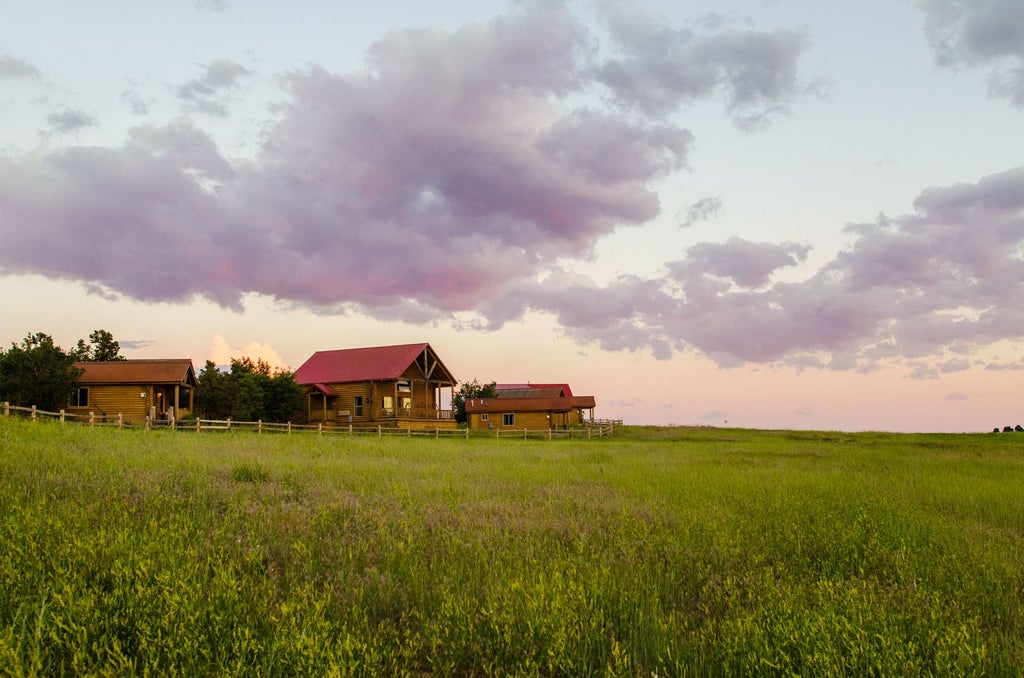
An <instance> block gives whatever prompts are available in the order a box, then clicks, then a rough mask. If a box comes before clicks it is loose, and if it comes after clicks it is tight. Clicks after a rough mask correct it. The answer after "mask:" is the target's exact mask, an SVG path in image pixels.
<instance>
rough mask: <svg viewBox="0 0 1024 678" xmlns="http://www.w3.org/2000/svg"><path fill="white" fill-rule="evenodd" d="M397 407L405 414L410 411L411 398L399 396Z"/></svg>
mask: <svg viewBox="0 0 1024 678" xmlns="http://www.w3.org/2000/svg"><path fill="white" fill-rule="evenodd" d="M398 406H399V407H400V408H402V409H403V410H406V411H407V412H408V411H409V410H411V409H412V398H407V397H405V396H400V397H399V398H398Z"/></svg>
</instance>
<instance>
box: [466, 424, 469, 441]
mask: <svg viewBox="0 0 1024 678" xmlns="http://www.w3.org/2000/svg"><path fill="white" fill-rule="evenodd" d="M466 440H469V424H466Z"/></svg>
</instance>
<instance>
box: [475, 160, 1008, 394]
mask: <svg viewBox="0 0 1024 678" xmlns="http://www.w3.org/2000/svg"><path fill="white" fill-rule="evenodd" d="M915 207H916V211H915V213H914V214H910V215H905V216H901V217H899V218H887V217H882V218H880V219H879V220H878V221H877V222H876V223H872V224H861V225H856V226H853V227H851V228H850V232H851V233H854V234H856V236H857V237H856V238H855V240H854V241H853V243H852V244H851V245H850V246H849V247H848V248H846V249H845V250H843V251H841V252H840V253H839V254H838V255H837V256H836V257H835V258H834V259H833V260H832V261H831V262H828V263H826V264H825V265H824V266H823V267H822V268H821V269H819V270H818V271H817V272H816V273H814V274H813V275H811V276H810V277H808V278H807V279H806V280H804V281H800V282H791V281H775V280H773V274H774V272H775V271H777V270H778V269H779V268H780V267H784V266H789V265H792V264H794V263H796V262H798V261H801V260H803V258H804V257H805V256H806V254H807V248H806V247H804V246H800V245H794V244H792V243H784V244H779V245H773V244H770V243H751V242H748V241H744V240H741V239H738V238H732V239H730V240H729V241H728V242H726V243H701V244H698V245H695V246H693V247H691V248H690V249H689V250H687V252H686V254H687V257H686V258H684V259H680V260H677V261H671V262H668V263H667V264H666V274H665V275H664V276H663V277H654V278H639V277H629V276H626V277H621V278H618V279H615V280H613V281H611V282H609V283H608V284H606V285H596V284H594V283H592V282H591V281H588V280H587V279H584V278H580V277H578V276H577V277H572V276H567V275H563V276H551V277H549V278H547V279H538V280H533V281H520V282H518V283H517V284H516V285H515V286H514V287H511V288H510V289H509V290H508V292H507V294H506V295H504V296H502V297H499V298H496V299H495V300H494V301H492V302H491V303H490V304H488V305H486V306H484V307H483V309H482V313H483V315H484V316H485V317H487V318H488V319H489V320H490V321H491V322H492V323H494V326H500V325H501V324H502V323H504V322H507V321H508V320H512V319H515V318H519V317H522V315H523V314H524V313H525V312H526V311H528V310H533V311H544V312H548V313H550V314H552V315H554V316H555V317H556V318H557V319H558V321H559V323H560V324H561V325H562V327H563V330H564V331H565V332H566V333H567V334H569V335H570V336H573V337H575V338H576V339H578V340H580V341H583V342H590V343H595V344H598V345H600V346H601V347H603V348H605V349H608V350H620V349H627V350H643V349H646V350H650V351H652V352H653V353H654V355H655V356H657V357H660V358H667V357H669V356H671V355H672V354H673V352H675V351H679V350H690V349H697V350H699V351H701V352H703V353H704V354H706V355H708V356H710V357H712V358H713V359H715V360H716V361H718V362H719V363H720V364H722V365H739V364H743V363H766V362H767V363H772V362H778V363H783V364H788V365H792V366H794V367H797V368H801V369H802V368H806V367H809V366H810V367H825V368H829V369H837V370H856V371H862V372H867V371H871V370H873V369H877V367H878V366H879V364H880V363H881V362H883V361H887V360H896V361H904V362H905V363H906V364H907V366H908V367H909V368H910V369H911V376H914V377H917V378H930V377H936V376H938V375H939V374H942V373H948V372H953V371H958V370H962V369H967V368H968V367H969V366H973V365H974V364H976V363H975V362H973V361H971V362H969V361H968V359H967V358H966V357H965V356H968V355H970V354H971V353H972V352H975V351H977V350H978V349H980V348H982V347H985V346H989V345H992V344H995V343H997V342H998V341H1000V340H1002V339H1006V338H1020V337H1022V336H1024V259H1022V254H1024V167H1022V168H1016V169H1013V170H1008V171H1006V172H1002V173H998V174H993V175H990V176H987V177H983V178H982V179H981V180H979V181H978V182H976V183H973V184H955V185H952V186H942V187H932V188H929V189H926V190H924V191H922V192H921V193H920V195H919V196H918V198H917V200H916V201H915ZM1004 367H1005V366H1001V367H1000V368H1004ZM989 368H990V369H996V367H994V366H992V365H990V366H989Z"/></svg>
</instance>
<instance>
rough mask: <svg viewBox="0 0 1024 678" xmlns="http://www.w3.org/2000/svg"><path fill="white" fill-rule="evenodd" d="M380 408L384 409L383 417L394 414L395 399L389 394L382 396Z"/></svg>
mask: <svg viewBox="0 0 1024 678" xmlns="http://www.w3.org/2000/svg"><path fill="white" fill-rule="evenodd" d="M380 404H381V408H382V409H383V410H384V416H385V417H393V416H395V399H394V398H392V397H391V396H384V397H383V398H382V399H381V402H380Z"/></svg>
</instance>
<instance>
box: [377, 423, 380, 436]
mask: <svg viewBox="0 0 1024 678" xmlns="http://www.w3.org/2000/svg"><path fill="white" fill-rule="evenodd" d="M380 436H381V432H380V424H377V437H378V438H380Z"/></svg>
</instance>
